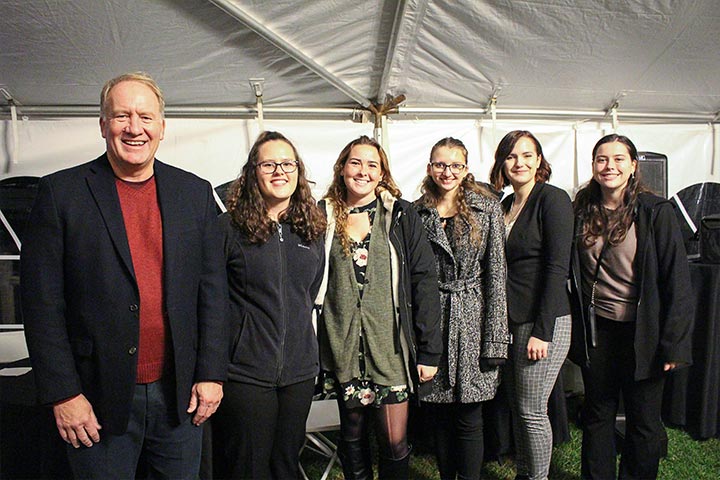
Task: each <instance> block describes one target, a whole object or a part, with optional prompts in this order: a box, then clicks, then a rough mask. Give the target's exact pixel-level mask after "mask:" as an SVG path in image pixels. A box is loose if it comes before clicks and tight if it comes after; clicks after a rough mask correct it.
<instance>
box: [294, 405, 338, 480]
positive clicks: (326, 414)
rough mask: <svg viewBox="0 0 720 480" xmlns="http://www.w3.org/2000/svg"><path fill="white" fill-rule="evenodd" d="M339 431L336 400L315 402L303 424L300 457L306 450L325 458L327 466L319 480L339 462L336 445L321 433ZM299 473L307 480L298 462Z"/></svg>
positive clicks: (324, 478) (323, 479) (322, 479)
mask: <svg viewBox="0 0 720 480" xmlns="http://www.w3.org/2000/svg"><path fill="white" fill-rule="evenodd" d="M335 430H340V413H339V412H338V405H337V400H315V401H314V402H312V405H311V406H310V414H309V415H308V418H307V422H305V443H304V444H303V447H302V449H300V455H302V452H303V450H305V449H306V448H307V449H308V450H310V451H313V452H315V453H317V454H318V455H322V456H323V457H326V458H327V464H326V466H325V470H324V471H323V474H322V477H320V480H326V479H327V478H328V475H330V470H332V467H333V465H335V462H339V460H338V453H337V445H335V444H334V443H333V442H331V441H330V440H329V439H328V438H327V437H326V436H325V435H323V433H322V432H331V431H335ZM300 473H302V476H303V478H304V479H305V480H309V478H308V476H307V474H306V473H305V469H304V468H303V466H302V462H300Z"/></svg>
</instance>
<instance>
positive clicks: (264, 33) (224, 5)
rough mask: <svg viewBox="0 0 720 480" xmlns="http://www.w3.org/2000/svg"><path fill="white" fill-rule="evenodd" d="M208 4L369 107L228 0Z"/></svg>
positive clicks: (354, 93)
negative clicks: (211, 4)
mask: <svg viewBox="0 0 720 480" xmlns="http://www.w3.org/2000/svg"><path fill="white" fill-rule="evenodd" d="M210 2H211V3H213V4H214V5H215V6H217V7H218V8H220V9H221V10H223V11H224V12H225V13H227V14H228V15H230V16H231V17H233V18H234V19H236V20H238V21H239V22H241V23H243V24H244V25H246V26H247V27H249V28H250V29H252V30H253V31H254V32H255V33H257V34H258V35H260V36H261V37H263V38H264V39H265V40H267V41H268V42H270V43H272V44H273V45H275V46H276V47H278V48H279V49H280V50H282V51H283V52H285V53H287V54H288V55H290V56H291V57H292V58H294V59H295V60H297V61H298V62H300V63H301V64H302V65H303V66H305V67H306V68H308V69H310V70H311V71H313V72H314V73H316V74H317V75H318V76H320V77H321V78H322V79H324V80H325V81H327V82H328V83H329V84H331V85H332V86H334V87H335V88H337V89H338V90H340V91H341V92H343V93H344V94H345V95H347V96H348V97H350V98H351V99H353V100H354V101H356V102H357V103H359V104H360V105H362V106H363V107H366V108H367V106H368V105H370V100H368V99H367V98H365V97H363V96H362V95H361V94H360V93H359V92H358V91H357V90H355V89H354V88H352V87H351V86H350V85H348V84H347V83H345V82H343V81H342V80H340V79H339V78H338V77H336V76H335V75H333V74H332V73H330V72H329V71H328V70H327V69H326V68H325V67H323V66H322V65H320V64H318V63H317V62H316V61H315V60H313V59H312V58H310V57H309V56H307V55H306V54H305V53H303V52H302V51H301V50H300V49H298V48H297V47H296V46H295V45H293V44H292V43H290V42H289V41H287V40H286V39H285V38H283V37H281V36H280V35H278V34H277V33H275V32H274V31H272V30H270V29H269V28H268V27H266V26H265V25H263V24H262V22H260V21H258V20H257V19H256V18H255V17H253V16H252V15H250V14H249V13H248V12H246V11H245V10H243V9H242V8H240V7H238V6H237V5H236V4H235V3H234V2H231V1H229V0H210Z"/></svg>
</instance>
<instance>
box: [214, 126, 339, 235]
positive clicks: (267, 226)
mask: <svg viewBox="0 0 720 480" xmlns="http://www.w3.org/2000/svg"><path fill="white" fill-rule="evenodd" d="M275 140H279V141H282V142H285V143H287V144H288V145H290V147H291V148H292V150H293V154H294V155H295V159H296V160H297V161H298V170H297V171H298V183H297V188H296V189H295V192H294V193H293V194H292V196H291V197H290V206H289V207H288V208H287V210H285V211H284V212H283V213H282V214H281V215H280V218H278V220H279V221H284V222H287V223H289V224H290V226H291V229H292V231H293V232H295V233H297V234H298V235H299V236H300V238H302V239H303V240H304V241H305V242H312V241H315V240H317V239H318V238H320V237H321V236H323V235H324V234H325V228H326V227H327V220H326V219H325V215H323V213H322V211H321V210H320V209H319V208H318V206H317V204H316V203H315V200H314V199H313V197H312V192H311V189H310V183H309V182H308V180H307V178H306V177H305V164H304V163H303V161H302V159H301V158H300V155H298V152H297V149H296V148H295V145H293V143H292V142H291V141H290V140H288V139H287V138H286V137H285V136H284V135H283V134H281V133H278V132H268V131H266V132H262V133H261V134H260V135H259V136H258V138H257V140H255V143H254V144H253V146H252V148H251V149H250V153H248V159H247V162H246V163H245V165H244V166H243V168H242V171H241V172H240V176H239V177H238V179H237V180H235V181H234V182H233V184H232V185H231V186H230V189H229V191H228V194H227V203H228V212H229V213H230V215H231V216H232V219H233V223H234V224H235V225H236V226H237V228H238V229H239V230H240V231H241V232H242V233H243V234H244V236H245V237H246V238H247V240H248V241H249V242H250V243H265V242H267V241H268V240H269V239H270V237H272V236H273V234H274V233H275V231H276V230H277V226H276V223H275V222H274V221H273V220H272V219H271V218H270V217H269V216H268V215H267V204H266V203H265V199H264V198H263V196H262V194H261V192H260V187H259V186H258V177H257V169H256V168H255V167H256V166H257V162H258V156H259V152H260V147H262V146H263V145H264V144H265V143H267V142H271V141H275Z"/></svg>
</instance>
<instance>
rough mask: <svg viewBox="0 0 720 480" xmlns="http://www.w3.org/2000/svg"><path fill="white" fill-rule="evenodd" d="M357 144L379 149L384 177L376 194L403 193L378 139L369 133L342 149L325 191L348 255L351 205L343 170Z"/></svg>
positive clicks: (399, 194) (395, 194)
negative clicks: (330, 181)
mask: <svg viewBox="0 0 720 480" xmlns="http://www.w3.org/2000/svg"><path fill="white" fill-rule="evenodd" d="M357 145H370V146H371V147H374V148H375V149H376V150H377V151H378V155H379V157H380V170H381V174H382V179H381V180H380V183H378V186H377V188H375V194H376V195H380V192H382V191H386V192H388V193H390V195H392V196H393V197H395V198H400V196H401V195H402V194H401V193H400V189H399V188H398V186H397V184H396V183H395V180H393V178H392V174H391V173H390V162H389V161H388V158H387V155H386V154H385V150H383V148H382V146H381V145H380V144H379V143H378V142H377V141H376V140H374V139H372V138H370V137H368V136H367V135H362V136H361V137H358V138H356V139H355V140H353V141H351V142H350V143H348V144H347V145H345V148H343V149H342V151H341V152H340V155H339V156H338V159H337V160H336V161H335V165H333V179H332V183H331V184H330V186H329V187H328V190H327V193H325V198H326V199H327V201H328V202H330V205H332V207H333V210H334V214H335V235H337V237H338V238H339V239H340V245H342V248H343V252H344V253H345V255H346V256H348V255H350V244H351V241H350V237H349V236H348V234H347V231H346V230H347V221H348V211H349V207H348V204H347V201H346V200H347V186H346V185H345V180H344V179H343V176H342V172H343V169H344V168H345V162H347V160H348V158H349V157H350V151H351V150H352V149H353V147H355V146H357Z"/></svg>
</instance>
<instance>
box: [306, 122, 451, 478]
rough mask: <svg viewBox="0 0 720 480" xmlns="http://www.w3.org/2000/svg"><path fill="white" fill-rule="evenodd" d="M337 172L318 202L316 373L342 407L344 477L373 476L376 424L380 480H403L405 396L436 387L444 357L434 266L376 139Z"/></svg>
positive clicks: (355, 146)
mask: <svg viewBox="0 0 720 480" xmlns="http://www.w3.org/2000/svg"><path fill="white" fill-rule="evenodd" d="M333 171H334V176H333V182H332V184H331V185H330V187H329V189H328V192H327V194H326V196H325V199H324V200H323V201H322V202H321V204H320V205H321V208H323V209H324V210H325V212H326V214H327V218H328V228H327V233H326V238H325V248H326V258H327V260H326V269H327V271H326V274H325V277H324V281H323V285H322V286H321V289H320V293H319V295H318V300H317V302H316V303H318V304H322V305H323V307H322V314H321V316H320V322H319V325H318V328H319V330H318V335H319V338H320V361H321V368H323V369H324V370H326V371H327V372H328V373H329V375H328V378H329V382H330V383H331V387H330V388H332V389H334V390H335V391H336V392H337V394H338V403H339V406H340V428H341V437H342V438H341V442H340V456H341V457H340V458H341V460H342V464H343V471H344V473H345V478H346V479H371V478H372V462H371V459H370V448H369V444H368V433H369V432H368V429H369V427H370V424H371V423H372V424H374V427H375V433H376V438H377V440H378V451H379V457H380V458H379V462H378V463H379V475H380V478H381V479H385V478H393V479H394V478H408V461H409V456H410V445H408V442H407V420H408V398H409V395H410V394H411V393H413V392H415V391H416V390H417V388H418V386H419V385H420V384H422V383H425V382H429V381H430V380H432V378H433V376H434V375H435V372H436V370H437V364H438V361H439V359H440V352H441V351H442V345H441V338H440V330H439V318H440V305H439V296H438V284H437V275H436V273H435V261H434V257H433V253H432V250H431V249H430V245H429V244H428V242H427V239H426V238H425V232H424V229H423V226H422V223H421V221H420V217H419V216H418V214H417V212H416V211H415V210H414V209H413V208H412V206H411V205H410V203H409V202H407V201H405V200H400V198H399V197H400V191H399V190H398V188H397V186H396V184H395V182H394V180H393V179H392V176H391V175H390V170H389V165H388V161H387V156H386V155H385V152H384V151H383V149H382V147H381V146H380V145H379V144H378V143H377V142H376V141H375V140H373V139H371V138H369V137H366V136H362V137H360V138H358V139H356V140H353V141H352V142H350V143H349V144H348V145H347V146H346V147H345V148H344V149H343V151H342V152H341V153H340V156H339V157H338V159H337V161H336V162H335V166H334V169H333Z"/></svg>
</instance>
